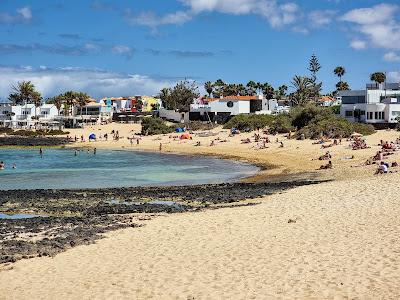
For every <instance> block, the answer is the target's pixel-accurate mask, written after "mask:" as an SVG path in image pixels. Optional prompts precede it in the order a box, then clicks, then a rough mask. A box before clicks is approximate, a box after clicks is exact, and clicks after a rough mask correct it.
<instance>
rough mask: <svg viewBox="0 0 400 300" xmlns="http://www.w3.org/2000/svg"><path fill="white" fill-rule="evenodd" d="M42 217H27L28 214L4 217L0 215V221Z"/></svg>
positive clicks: (4, 215)
mask: <svg viewBox="0 0 400 300" xmlns="http://www.w3.org/2000/svg"><path fill="white" fill-rule="evenodd" d="M38 217H42V216H40V215H29V214H15V215H6V214H2V213H0V220H2V219H4V220H5V219H7V220H20V219H32V218H38Z"/></svg>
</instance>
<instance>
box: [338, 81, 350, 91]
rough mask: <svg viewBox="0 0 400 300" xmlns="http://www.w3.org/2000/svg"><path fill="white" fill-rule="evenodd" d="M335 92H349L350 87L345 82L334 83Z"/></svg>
mask: <svg viewBox="0 0 400 300" xmlns="http://www.w3.org/2000/svg"><path fill="white" fill-rule="evenodd" d="M336 90H338V91H348V90H350V86H349V84H348V83H347V82H346V81H339V82H338V83H336Z"/></svg>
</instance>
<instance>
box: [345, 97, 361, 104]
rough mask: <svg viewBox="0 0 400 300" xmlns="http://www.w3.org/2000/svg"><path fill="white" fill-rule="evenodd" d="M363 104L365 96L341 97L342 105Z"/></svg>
mask: <svg viewBox="0 0 400 300" xmlns="http://www.w3.org/2000/svg"><path fill="white" fill-rule="evenodd" d="M356 103H365V96H342V104H356Z"/></svg>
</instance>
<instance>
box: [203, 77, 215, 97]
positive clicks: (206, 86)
mask: <svg viewBox="0 0 400 300" xmlns="http://www.w3.org/2000/svg"><path fill="white" fill-rule="evenodd" d="M213 88H214V86H213V84H212V82H211V81H207V82H206V83H204V89H205V90H206V92H207V94H208V97H209V98H211V93H212V92H213Z"/></svg>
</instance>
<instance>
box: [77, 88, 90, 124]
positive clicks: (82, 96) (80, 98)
mask: <svg viewBox="0 0 400 300" xmlns="http://www.w3.org/2000/svg"><path fill="white" fill-rule="evenodd" d="M89 100H90V96H89V95H88V94H86V93H82V92H77V93H76V100H75V101H76V104H78V105H79V107H80V109H81V117H82V118H83V116H82V108H83V107H84V106H86V104H87V103H88V102H89Z"/></svg>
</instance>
